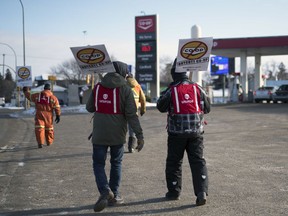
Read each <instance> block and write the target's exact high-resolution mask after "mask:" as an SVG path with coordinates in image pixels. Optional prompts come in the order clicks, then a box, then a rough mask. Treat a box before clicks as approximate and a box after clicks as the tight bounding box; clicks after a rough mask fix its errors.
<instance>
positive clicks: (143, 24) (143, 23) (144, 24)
mask: <svg viewBox="0 0 288 216" xmlns="http://www.w3.org/2000/svg"><path fill="white" fill-rule="evenodd" d="M137 26H138V28H140V29H143V30H147V29H149V28H150V27H152V26H153V19H140V20H139V21H138V24H137Z"/></svg>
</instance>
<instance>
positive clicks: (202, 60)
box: [175, 37, 213, 73]
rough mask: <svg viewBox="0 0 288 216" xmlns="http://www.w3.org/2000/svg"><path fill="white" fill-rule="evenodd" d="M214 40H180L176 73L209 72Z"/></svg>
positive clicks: (210, 38) (209, 38)
mask: <svg viewBox="0 0 288 216" xmlns="http://www.w3.org/2000/svg"><path fill="white" fill-rule="evenodd" d="M212 45H213V38H212V37H208V38H197V39H180V40H179V47H178V55H177V63H176V69H175V72H176V73H177V72H185V71H191V72H194V71H197V72H198V71H207V67H208V65H209V58H210V53H211V49H212Z"/></svg>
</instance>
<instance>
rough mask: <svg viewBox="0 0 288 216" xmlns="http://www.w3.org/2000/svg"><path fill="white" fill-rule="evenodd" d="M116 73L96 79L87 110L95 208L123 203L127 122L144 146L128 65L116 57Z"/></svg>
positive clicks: (138, 146) (98, 210) (99, 209)
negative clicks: (90, 116)
mask: <svg viewBox="0 0 288 216" xmlns="http://www.w3.org/2000/svg"><path fill="white" fill-rule="evenodd" d="M113 66H114V68H115V70H116V73H107V74H106V75H105V76H104V77H103V79H102V80H101V82H99V83H97V84H96V85H95V87H94V89H93V91H92V93H91V95H90V97H89V99H88V101H87V103H86V110H87V111H88V112H90V113H94V118H93V132H92V145H93V156H92V159H93V171H94V176H95V180H96V185H97V188H98V191H99V193H100V196H99V198H98V200H97V202H96V203H95V205H94V211H95V212H100V211H102V210H103V209H105V208H106V207H107V205H109V206H114V205H119V204H122V203H123V202H124V201H123V198H122V197H121V195H120V193H119V187H120V183H121V174H122V159H123V154H124V144H125V143H126V134H127V123H129V125H131V127H132V129H133V131H134V132H135V134H136V137H137V147H136V150H138V152H139V151H141V149H142V148H143V146H144V137H143V131H142V128H141V125H140V122H139V119H138V115H137V114H136V112H137V108H136V104H135V101H134V96H133V92H132V90H131V88H130V87H129V86H128V85H127V82H126V80H125V77H126V75H127V73H128V65H127V64H125V63H123V62H120V61H114V62H113ZM108 148H109V149H110V164H111V169H110V179H109V181H108V178H107V176H106V173H105V162H106V158H107V153H108Z"/></svg>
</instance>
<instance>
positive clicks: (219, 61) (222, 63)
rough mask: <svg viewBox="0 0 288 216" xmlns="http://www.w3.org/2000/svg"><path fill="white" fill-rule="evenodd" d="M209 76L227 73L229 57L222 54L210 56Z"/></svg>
mask: <svg viewBox="0 0 288 216" xmlns="http://www.w3.org/2000/svg"><path fill="white" fill-rule="evenodd" d="M210 71H211V76H216V75H226V74H228V73H229V58H227V57H222V56H212V57H211V69H210Z"/></svg>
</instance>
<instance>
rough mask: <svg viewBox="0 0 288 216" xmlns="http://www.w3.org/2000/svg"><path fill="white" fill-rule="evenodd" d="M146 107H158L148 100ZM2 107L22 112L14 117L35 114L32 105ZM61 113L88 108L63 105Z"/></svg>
mask: <svg viewBox="0 0 288 216" xmlns="http://www.w3.org/2000/svg"><path fill="white" fill-rule="evenodd" d="M146 107H156V103H149V102H147V103H146ZM0 109H11V110H20V112H15V113H12V114H10V116H11V117H14V118H19V117H21V116H30V115H32V116H33V115H35V108H34V107H30V108H29V109H27V110H25V109H24V107H15V106H11V105H10V104H5V107H0ZM21 110H22V111H21ZM61 113H88V112H87V110H86V105H85V104H81V105H79V106H63V107H61Z"/></svg>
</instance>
